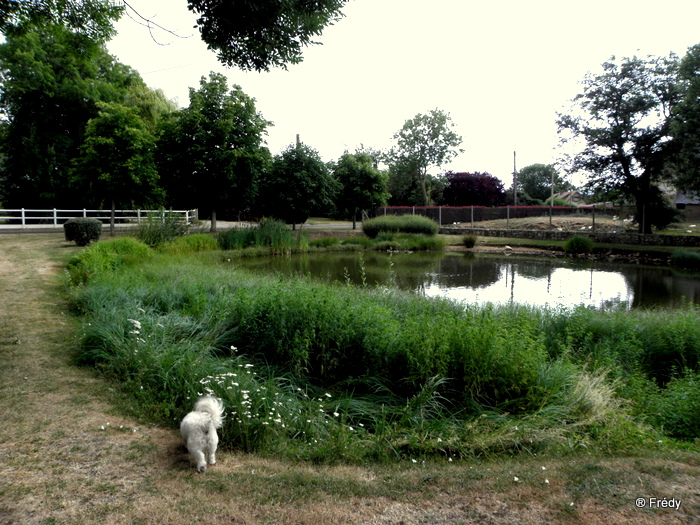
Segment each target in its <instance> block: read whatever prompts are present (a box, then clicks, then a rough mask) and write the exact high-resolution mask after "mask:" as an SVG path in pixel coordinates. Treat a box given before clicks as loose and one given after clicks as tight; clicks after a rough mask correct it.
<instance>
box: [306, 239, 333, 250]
mask: <svg viewBox="0 0 700 525" xmlns="http://www.w3.org/2000/svg"><path fill="white" fill-rule="evenodd" d="M339 244H340V239H338V238H337V237H322V238H320V239H314V240H312V241H309V246H315V247H317V248H330V247H332V246H338V245H339Z"/></svg>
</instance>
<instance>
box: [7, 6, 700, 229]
mask: <svg viewBox="0 0 700 525" xmlns="http://www.w3.org/2000/svg"><path fill="white" fill-rule="evenodd" d="M344 3H345V1H344V0H317V1H314V2H308V1H304V2H301V1H299V2H295V1H290V2H284V3H280V2H277V1H275V0H264V1H261V2H256V6H255V9H253V10H252V11H250V9H252V8H251V5H252V4H250V3H249V2H244V1H241V0H234V1H232V2H229V3H228V4H227V7H226V9H223V8H222V7H221V5H220V4H219V3H217V2H213V3H212V2H194V1H192V2H189V3H188V6H189V7H190V9H192V10H193V11H195V12H196V13H197V14H198V16H199V19H198V27H199V29H200V32H201V36H202V38H203V39H204V41H205V42H207V43H208V44H209V45H210V47H211V48H212V49H214V50H217V52H218V53H219V59H220V60H221V61H222V62H223V63H225V64H228V65H236V66H238V67H240V68H242V69H252V70H267V69H269V68H270V67H279V66H281V67H286V64H290V63H291V64H294V63H297V62H299V61H300V60H301V59H302V54H301V53H302V50H303V47H305V46H307V45H310V44H311V43H312V40H311V39H312V38H313V37H314V36H315V35H318V34H320V32H321V31H322V29H323V28H324V27H325V26H327V25H328V24H331V23H334V22H336V21H338V20H339V19H340V18H341V17H342V13H341V8H342V7H343V5H344ZM128 9H131V7H130V5H129V4H128V3H127V2H124V1H123V2H110V1H106V0H93V1H91V2H83V1H81V0H60V1H59V0H32V1H31V2H29V1H23V0H11V1H8V0H0V30H1V31H2V32H3V34H4V35H5V42H4V43H3V44H0V75H1V76H0V82H1V88H2V90H1V92H0V202H2V204H3V205H4V206H5V207H8V208H12V207H20V206H21V207H29V206H32V207H37V208H44V207H54V206H57V205H59V206H61V207H80V208H82V207H94V208H103V209H106V208H110V207H111V208H114V207H123V208H128V207H149V208H150V207H160V206H162V207H177V208H181V207H182V208H194V207H196V208H199V209H200V210H202V212H203V213H205V214H207V215H211V217H212V219H213V221H212V222H213V224H215V221H216V217H217V215H218V216H219V217H221V216H225V217H226V218H248V217H254V216H263V215H265V216H275V217H277V218H280V219H283V220H286V221H288V222H290V223H293V224H296V223H301V222H303V221H304V220H305V219H306V218H307V217H308V216H309V215H310V214H316V213H318V214H323V215H334V216H337V217H343V218H348V219H350V218H352V219H353V220H355V219H356V218H357V212H358V210H362V209H371V208H376V207H378V206H382V205H385V204H390V205H428V204H435V205H452V206H459V205H472V204H474V205H487V206H488V205H503V204H507V203H509V202H515V201H517V202H518V203H521V204H541V203H543V202H546V200H547V198H548V197H549V194H550V193H551V191H552V187H556V189H557V191H561V190H565V189H571V188H572V187H573V186H571V184H570V183H569V182H567V179H566V176H568V175H571V174H579V175H581V174H582V175H584V176H585V178H587V179H588V182H587V184H586V187H585V191H587V192H589V193H591V194H593V195H594V196H595V198H596V200H612V201H614V202H618V203H626V204H631V205H633V206H635V209H636V219H637V222H638V223H639V225H640V231H644V232H650V231H651V228H652V226H656V227H663V226H664V225H665V224H667V223H668V222H669V221H670V220H671V219H672V218H673V215H674V213H675V212H674V210H673V209H672V207H671V206H670V205H669V203H668V201H667V200H666V199H665V198H664V196H663V191H662V189H663V187H664V186H665V185H666V186H669V185H670V186H672V187H674V188H677V189H680V190H685V191H688V192H700V173H699V170H700V97H699V93H700V45H697V46H694V47H691V48H690V49H689V50H688V52H687V54H686V55H685V56H684V57H682V58H680V57H678V56H675V55H670V56H669V57H647V58H638V57H631V58H623V59H620V60H618V59H615V58H614V57H613V58H611V59H610V60H609V61H607V62H605V63H604V64H603V65H602V72H600V73H589V74H588V75H587V76H586V77H585V78H584V81H583V83H582V86H583V89H582V93H581V94H580V95H578V96H577V97H576V98H575V99H574V100H573V101H572V106H571V108H570V110H569V111H568V112H564V113H561V114H559V115H558V118H557V124H558V127H559V132H560V136H561V143H562V145H563V146H565V150H566V151H567V152H568V155H567V156H565V157H564V158H563V159H562V160H561V162H559V163H558V164H557V165H543V164H535V165H532V166H528V167H526V168H523V169H521V170H520V172H519V173H518V174H517V177H516V181H517V186H516V187H511V188H510V189H509V190H506V189H505V188H504V186H503V183H502V181H500V179H498V178H496V177H494V176H492V175H491V174H489V173H480V172H476V173H454V172H447V173H440V174H438V175H433V174H431V172H432V173H435V171H434V170H440V168H441V167H442V166H443V165H445V164H448V163H449V162H450V161H451V160H453V159H454V158H455V157H456V156H457V155H458V154H459V153H460V152H462V150H461V149H460V146H461V143H462V138H461V137H460V136H459V135H458V134H457V133H456V132H455V131H454V127H453V123H452V121H451V118H450V116H449V114H447V113H445V112H444V111H441V110H439V109H434V110H431V111H429V112H427V113H425V114H418V115H416V116H415V117H413V118H412V119H408V120H406V122H405V123H404V125H403V126H402V127H401V128H400V129H399V130H398V131H397V132H396V134H395V135H394V137H393V138H394V144H395V145H394V147H393V148H391V149H390V150H389V151H384V152H380V151H375V150H372V149H366V148H361V149H359V150H358V151H356V152H354V153H350V152H346V153H345V154H344V155H342V156H341V157H340V158H339V159H338V160H336V161H333V162H331V163H324V162H323V161H322V160H321V157H320V155H319V154H318V152H317V151H316V150H314V149H313V148H312V147H310V146H309V145H306V144H303V143H300V142H299V143H297V144H292V145H290V146H289V147H288V148H287V149H286V150H284V151H283V152H281V153H280V154H278V155H272V154H271V153H270V151H269V150H268V148H267V147H266V145H265V140H264V139H265V134H266V129H267V127H268V126H270V122H268V121H267V120H265V118H264V117H263V116H262V115H261V114H260V113H259V112H258V111H257V109H256V108H255V101H254V99H252V98H251V97H249V96H248V95H246V94H245V93H244V92H243V91H242V89H241V88H240V86H237V85H234V86H231V87H229V86H228V84H227V80H226V78H225V77H224V76H222V75H220V74H216V73H211V74H210V75H209V76H208V77H202V79H201V81H200V85H199V87H198V88H196V89H195V88H190V96H189V105H188V107H186V108H182V109H178V108H177V107H175V105H174V104H173V103H172V102H171V101H169V100H167V98H166V97H165V96H164V94H163V93H162V92H161V91H158V90H152V89H150V88H149V87H148V86H146V84H145V83H144V82H143V80H142V79H141V77H140V75H139V74H138V72H136V71H135V70H133V69H132V68H130V67H129V66H127V65H124V64H121V63H119V62H118V61H117V60H116V59H115V58H114V57H112V56H110V55H109V53H108V52H107V51H106V47H105V44H106V42H107V41H108V40H109V38H111V36H113V34H114V29H113V22H114V21H115V20H116V19H117V18H118V17H119V16H120V15H121V14H123V13H124V12H125V11H126V10H128ZM246 10H248V11H250V12H248V11H246ZM243 14H245V16H242V15H243ZM263 29H267V30H266V31H263ZM253 37H254V38H253ZM380 164H383V165H384V166H386V169H382V170H380V169H379V165H380ZM559 170H562V171H563V172H564V173H565V175H564V176H562V175H560V172H559Z"/></svg>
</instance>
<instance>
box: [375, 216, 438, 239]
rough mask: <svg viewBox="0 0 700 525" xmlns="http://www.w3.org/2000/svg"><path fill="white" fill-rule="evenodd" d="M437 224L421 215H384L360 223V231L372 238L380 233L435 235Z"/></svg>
mask: <svg viewBox="0 0 700 525" xmlns="http://www.w3.org/2000/svg"><path fill="white" fill-rule="evenodd" d="M438 230H439V226H438V224H437V223H436V222H435V221H434V220H432V219H429V218H427V217H423V216H422V215H384V216H382V217H376V218H374V219H370V220H368V221H364V222H363V223H362V231H363V232H364V234H365V235H366V236H367V237H370V238H372V239H374V238H375V237H376V236H377V235H379V234H380V233H420V234H423V235H435V234H436V233H437V232H438Z"/></svg>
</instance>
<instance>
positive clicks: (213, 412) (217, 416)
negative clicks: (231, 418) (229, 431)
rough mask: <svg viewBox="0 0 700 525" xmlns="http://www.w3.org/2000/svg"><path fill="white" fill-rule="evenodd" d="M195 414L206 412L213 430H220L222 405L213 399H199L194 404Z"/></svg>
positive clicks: (222, 420) (222, 418)
mask: <svg viewBox="0 0 700 525" xmlns="http://www.w3.org/2000/svg"><path fill="white" fill-rule="evenodd" d="M194 410H195V412H206V413H207V414H209V415H210V416H211V422H212V423H213V424H214V428H221V425H223V422H224V404H223V403H222V402H221V401H220V400H218V399H216V398H215V397H210V396H206V397H200V398H199V399H198V400H197V402H196V403H195V404H194Z"/></svg>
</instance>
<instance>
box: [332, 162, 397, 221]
mask: <svg viewBox="0 0 700 525" xmlns="http://www.w3.org/2000/svg"><path fill="white" fill-rule="evenodd" d="M333 176H334V177H335V178H336V180H337V181H338V184H339V185H340V188H339V191H338V195H337V197H336V200H335V205H336V209H337V211H338V214H339V216H341V217H343V218H348V217H352V228H353V230H354V229H355V226H356V220H357V211H358V210H373V209H375V208H378V207H380V206H386V202H387V199H388V198H389V193H388V192H387V190H386V185H387V175H386V174H384V173H382V172H381V171H379V170H378V169H377V168H376V166H375V165H374V160H373V159H372V157H371V156H370V155H369V154H368V153H355V154H351V153H346V154H344V155H343V156H342V157H340V159H339V160H338V162H337V164H336V165H335V167H334V169H333Z"/></svg>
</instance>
